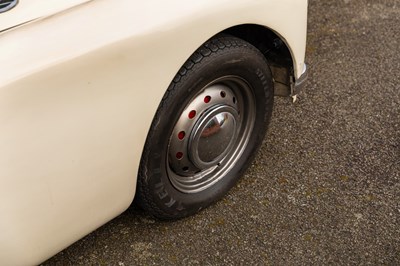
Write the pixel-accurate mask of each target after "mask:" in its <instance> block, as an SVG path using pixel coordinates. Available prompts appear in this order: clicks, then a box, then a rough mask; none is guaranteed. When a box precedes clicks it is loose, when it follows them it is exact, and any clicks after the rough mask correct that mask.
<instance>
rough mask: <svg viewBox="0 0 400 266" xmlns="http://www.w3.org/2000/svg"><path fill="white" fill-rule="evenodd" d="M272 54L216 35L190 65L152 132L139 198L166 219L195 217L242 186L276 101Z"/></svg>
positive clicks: (176, 81) (180, 74) (169, 94)
mask: <svg viewBox="0 0 400 266" xmlns="http://www.w3.org/2000/svg"><path fill="white" fill-rule="evenodd" d="M273 94H274V93H273V83H272V78H271V72H270V69H269V67H268V64H267V62H266V60H265V58H264V56H263V55H262V54H261V53H260V52H259V50H257V49H256V48H255V47H254V46H252V45H251V44H249V43H247V42H245V41H243V40H241V39H238V38H235V37H231V36H220V37H215V38H213V39H211V40H209V41H207V42H206V43H205V44H204V45H202V46H201V47H200V48H199V49H198V50H197V51H196V52H195V53H194V54H193V55H192V56H191V57H190V58H189V59H188V60H187V61H186V63H185V64H184V65H183V66H182V68H181V69H180V70H179V72H178V73H177V74H176V76H175V78H174V80H173V81H172V83H171V84H170V86H169V88H168V90H167V91H166V93H165V95H164V97H163V99H162V102H161V103H160V105H159V108H158V110H157V113H156V115H155V117H154V119H153V122H152V125H151V128H150V131H149V133H148V136H147V140H146V144H145V148H144V151H143V154H142V159H141V163H140V168H139V175H138V184H137V192H136V202H137V203H138V204H139V205H140V206H141V207H142V208H143V209H145V210H146V211H147V212H148V213H150V214H151V215H153V216H155V217H157V218H160V219H178V218H183V217H186V216H189V215H192V214H194V213H196V212H198V211H199V210H201V209H203V208H205V207H207V206H209V205H210V204H211V203H213V202H215V201H216V200H218V199H220V198H221V197H222V196H223V195H225V194H226V193H227V192H228V190H229V189H230V188H231V187H232V186H234V184H235V183H236V182H237V180H238V179H239V178H240V176H241V175H242V174H243V172H244V171H245V170H246V168H247V167H248V166H249V164H250V163H251V161H252V159H253V158H254V156H255V154H256V151H257V149H258V147H259V146H260V144H261V142H262V140H263V138H264V135H265V132H266V130H267V125H268V123H269V120H270V117H271V114H272V106H273Z"/></svg>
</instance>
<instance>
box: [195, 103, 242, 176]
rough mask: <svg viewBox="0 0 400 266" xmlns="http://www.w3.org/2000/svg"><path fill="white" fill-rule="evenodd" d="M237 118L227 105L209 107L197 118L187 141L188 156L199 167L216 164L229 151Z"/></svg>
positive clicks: (233, 110)
mask: <svg viewBox="0 0 400 266" xmlns="http://www.w3.org/2000/svg"><path fill="white" fill-rule="evenodd" d="M237 119H238V115H237V112H236V110H235V109H234V108H232V107H229V106H224V105H221V106H217V107H215V108H211V110H210V111H209V112H207V113H206V114H205V115H204V118H201V119H199V121H198V122H197V124H196V125H195V127H194V129H193V131H192V136H191V137H192V138H191V139H190V141H189V158H190V159H191V161H192V162H193V163H194V165H195V166H197V168H199V169H204V168H206V167H211V166H213V165H217V164H218V163H219V161H220V160H221V159H223V158H224V157H225V156H226V154H227V153H228V152H229V151H230V149H231V146H232V143H233V140H234V136H235V132H236V123H237V121H236V120H237Z"/></svg>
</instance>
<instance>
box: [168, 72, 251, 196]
mask: <svg viewBox="0 0 400 266" xmlns="http://www.w3.org/2000/svg"><path fill="white" fill-rule="evenodd" d="M255 117H256V109H255V99H254V95H253V90H252V89H251V87H250V85H249V84H248V83H247V82H246V81H245V80H244V79H242V78H240V77H238V76H225V77H221V78H219V79H216V80H214V81H212V82H211V83H209V84H208V85H207V86H205V87H204V88H203V89H202V90H200V92H199V93H198V94H197V95H196V96H195V97H193V98H192V99H191V100H190V101H189V103H188V104H187V105H186V106H185V108H184V110H183V112H182V113H181V114H180V116H179V118H178V121H177V122H176V124H175V126H174V129H173V131H172V134H171V136H170V139H169V145H168V151H167V173H168V178H169V180H170V181H171V183H172V185H173V186H174V187H175V188H176V189H177V190H179V191H181V192H183V193H197V192H200V191H203V190H205V189H207V188H209V187H211V186H212V185H214V184H215V183H217V182H218V181H220V180H221V179H222V178H223V177H224V176H225V175H226V174H227V173H228V172H229V171H230V170H231V169H232V168H233V167H234V166H235V164H236V162H237V161H238V160H239V158H240V157H241V155H242V154H243V151H244V150H245V148H246V146H247V144H248V142H249V138H250V135H251V132H252V130H253V127H254V122H255Z"/></svg>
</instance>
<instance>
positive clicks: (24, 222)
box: [0, 0, 307, 265]
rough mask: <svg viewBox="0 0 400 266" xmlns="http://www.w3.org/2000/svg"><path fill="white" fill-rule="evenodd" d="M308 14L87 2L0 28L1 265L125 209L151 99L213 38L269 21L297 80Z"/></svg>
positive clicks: (229, 4)
mask: <svg viewBox="0 0 400 266" xmlns="http://www.w3.org/2000/svg"><path fill="white" fill-rule="evenodd" d="M21 2H22V1H21ZM306 13H307V1H306V0H247V1H240V0H219V1H215V0H203V1H191V2H189V1H184V0H170V1H156V0H147V1H133V0H120V1H109V0H95V1H91V2H88V3H86V4H83V5H80V6H77V7H75V8H72V9H69V10H68V11H66V12H63V13H59V14H57V15H55V16H51V17H48V18H45V19H41V20H38V21H35V22H33V23H30V24H28V25H25V26H23V27H19V28H16V29H14V30H10V31H6V32H4V33H3V34H2V35H0V47H1V49H0V62H1V65H2V66H6V67H2V70H1V75H0V217H1V219H0V232H1V233H0V264H1V265H25V264H36V263H39V262H41V261H43V260H45V259H46V258H48V257H49V256H52V255H54V254H55V253H57V252H58V251H60V250H62V249H63V248H65V247H66V246H68V245H70V244H71V243H73V242H74V241H76V240H78V239H79V238H81V237H82V236H84V235H86V234H87V233H89V232H90V231H92V230H94V229H96V228H97V227H99V226H101V225H102V224H104V223H105V222H107V221H109V220H110V219H112V218H113V217H115V216H117V215H118V214H120V213H121V212H122V211H124V210H125V209H126V208H127V207H128V206H129V205H130V203H131V201H132V199H133V196H134V193H135V186H136V174H137V170H138V165H139V160H140V156H141V152H142V148H143V145H144V141H145V138H146V135H147V131H148V128H149V126H150V123H151V120H152V118H153V115H154V113H155V111H156V109H157V106H158V104H159V102H160V100H161V98H162V96H163V94H164V92H165V90H166V88H167V87H168V85H169V83H170V82H171V80H172V78H173V77H174V75H175V73H176V72H177V70H178V69H179V67H180V66H181V65H182V64H183V62H184V61H185V60H186V59H187V58H188V57H189V56H190V54H191V53H192V52H193V51H195V50H196V48H197V47H199V46H200V45H201V44H202V43H203V42H204V41H205V40H207V39H208V38H210V37H211V36H213V35H214V34H216V33H218V32H220V31H222V30H224V29H226V28H228V27H231V26H234V25H240V24H245V23H254V24H260V25H265V26H268V27H269V28H271V29H273V30H274V31H275V32H277V33H278V34H279V35H280V36H282V37H283V38H284V40H285V42H286V43H287V44H288V45H289V47H290V50H291V53H292V55H293V59H294V62H295V66H294V67H295V75H296V77H299V76H300V75H301V73H302V70H303V61H304V52H305V36H306Z"/></svg>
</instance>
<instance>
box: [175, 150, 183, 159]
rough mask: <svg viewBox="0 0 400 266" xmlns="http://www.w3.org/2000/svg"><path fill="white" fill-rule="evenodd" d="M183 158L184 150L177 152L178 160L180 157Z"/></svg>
mask: <svg viewBox="0 0 400 266" xmlns="http://www.w3.org/2000/svg"><path fill="white" fill-rule="evenodd" d="M182 158H183V153H182V152H180V151H179V152H177V153H176V159H178V160H180V159H182Z"/></svg>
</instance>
